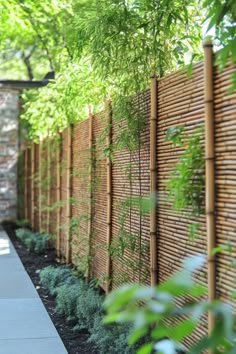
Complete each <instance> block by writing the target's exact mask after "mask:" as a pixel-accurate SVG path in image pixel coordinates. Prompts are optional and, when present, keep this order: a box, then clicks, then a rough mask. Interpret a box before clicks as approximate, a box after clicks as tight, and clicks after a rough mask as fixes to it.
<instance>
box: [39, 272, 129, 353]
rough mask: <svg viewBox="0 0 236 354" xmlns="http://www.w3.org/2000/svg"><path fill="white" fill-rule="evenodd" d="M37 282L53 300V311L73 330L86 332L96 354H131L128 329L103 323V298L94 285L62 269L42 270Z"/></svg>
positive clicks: (126, 326) (125, 326)
mask: <svg viewBox="0 0 236 354" xmlns="http://www.w3.org/2000/svg"><path fill="white" fill-rule="evenodd" d="M40 281H41V284H42V286H43V287H44V288H45V289H47V290H48V291H49V293H50V294H53V295H54V296H55V297H56V311H57V312H58V313H59V314H60V315H63V316H65V317H66V319H67V321H72V323H73V326H74V331H77V330H81V329H87V330H88V331H89V333H90V337H89V342H91V343H94V344H95V345H96V347H97V348H98V350H99V353H101V354H103V353H104V354H105V353H108V354H113V353H127V354H128V353H134V349H133V348H131V347H129V345H128V336H129V334H130V330H131V328H130V326H129V325H120V324H112V325H106V324H105V323H104V322H103V317H104V309H103V301H104V295H102V294H101V293H100V292H99V290H98V289H97V288H95V287H94V283H93V282H92V283H90V284H88V283H86V282H85V280H84V279H83V278H77V277H75V275H74V273H73V270H72V269H70V268H68V267H64V266H59V267H51V266H49V267H46V268H44V269H43V270H42V271H41V272H40Z"/></svg>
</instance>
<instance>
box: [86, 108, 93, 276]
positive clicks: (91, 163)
mask: <svg viewBox="0 0 236 354" xmlns="http://www.w3.org/2000/svg"><path fill="white" fill-rule="evenodd" d="M89 109H90V113H89V171H88V174H89V175H88V179H89V186H88V188H89V199H88V266H87V280H89V278H90V275H91V260H90V257H91V249H92V244H91V243H92V199H93V193H92V182H93V175H92V174H93V169H92V165H93V114H92V112H91V107H90V108H89Z"/></svg>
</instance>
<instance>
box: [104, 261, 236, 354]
mask: <svg viewBox="0 0 236 354" xmlns="http://www.w3.org/2000/svg"><path fill="white" fill-rule="evenodd" d="M203 263H204V258H203V257H201V256H194V257H191V258H187V259H186V260H185V261H184V263H183V266H182V269H181V270H180V271H178V272H177V273H175V274H174V275H172V276H171V277H170V278H168V279H167V280H166V281H164V282H163V283H162V284H160V285H158V286H157V287H143V286H139V285H137V284H131V285H125V286H123V287H121V288H120V289H118V290H115V291H113V292H112V293H111V294H110V295H109V296H108V297H107V299H106V301H105V308H106V309H107V311H108V313H107V315H106V317H105V322H106V323H113V322H118V323H131V324H133V325H134V329H133V331H132V333H131V335H130V337H129V343H130V345H133V344H135V343H137V341H138V340H140V339H141V338H144V337H145V336H146V335H150V338H151V339H150V340H149V341H146V343H145V344H144V345H142V346H141V347H140V348H139V350H138V352H137V353H139V354H148V353H152V352H153V350H155V352H158V353H162V354H171V353H173V354H174V353H175V352H176V351H177V348H179V346H181V342H182V341H183V340H184V339H185V338H186V337H187V336H191V334H192V333H193V331H194V330H195V329H196V327H197V326H198V325H199V324H200V323H201V319H202V316H203V315H204V314H206V313H207V312H208V311H210V312H211V313H212V314H213V315H214V316H216V317H217V321H216V324H215V327H214V329H213V331H212V333H211V334H210V336H209V337H208V336H207V335H203V336H202V337H201V338H200V339H199V340H198V341H197V342H196V343H195V344H194V345H192V347H191V348H190V349H189V351H188V353H190V354H198V353H202V352H204V350H206V349H211V350H212V351H213V352H215V353H233V352H235V338H236V337H235V329H234V324H235V320H234V315H233V312H232V309H231V307H230V306H229V305H228V304H224V303H221V302H219V301H215V302H213V303H208V302H207V301H204V300H201V298H199V296H201V297H202V296H203V295H204V294H206V292H207V289H206V288H205V287H204V286H202V285H201V284H199V283H198V282H197V281H196V280H194V274H195V272H196V271H198V270H199V269H200V268H201V267H202V265H203ZM186 295H188V297H189V296H191V297H192V300H191V302H189V300H188V298H187V297H185V296H186ZM180 297H181V303H182V305H181V307H178V306H177V305H176V303H177V300H178V299H179V298H180Z"/></svg>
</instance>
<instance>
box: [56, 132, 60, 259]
mask: <svg viewBox="0 0 236 354" xmlns="http://www.w3.org/2000/svg"><path fill="white" fill-rule="evenodd" d="M58 141H59V142H58V147H57V151H56V202H57V209H56V213H57V216H56V237H57V239H56V251H57V258H58V259H59V258H60V255H61V252H60V248H61V244H60V243H61V242H60V241H61V238H60V222H61V220H60V216H61V207H60V201H61V134H60V135H59V138H58Z"/></svg>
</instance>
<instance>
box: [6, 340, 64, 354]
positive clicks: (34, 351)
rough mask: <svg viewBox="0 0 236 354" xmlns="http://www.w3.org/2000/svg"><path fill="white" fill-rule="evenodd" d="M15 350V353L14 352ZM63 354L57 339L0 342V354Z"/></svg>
mask: <svg viewBox="0 0 236 354" xmlns="http://www.w3.org/2000/svg"><path fill="white" fill-rule="evenodd" d="M16 348H17V351H16ZM6 353H7V354H44V353H50V354H65V349H64V348H63V347H62V346H61V345H60V343H59V341H58V338H31V339H26V338H25V339H6V340H0V354H6Z"/></svg>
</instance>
